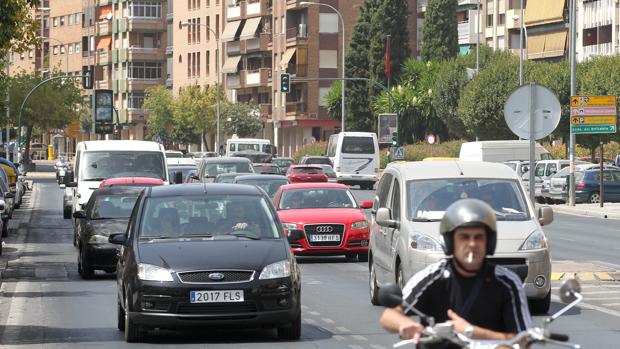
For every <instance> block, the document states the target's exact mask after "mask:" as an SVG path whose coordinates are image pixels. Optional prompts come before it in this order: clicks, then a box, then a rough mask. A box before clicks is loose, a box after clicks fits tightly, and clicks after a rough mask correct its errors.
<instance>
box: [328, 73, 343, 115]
mask: <svg viewBox="0 0 620 349" xmlns="http://www.w3.org/2000/svg"><path fill="white" fill-rule="evenodd" d="M325 104H326V105H327V112H328V113H329V115H331V116H332V117H333V118H334V119H340V118H341V115H342V107H341V105H342V86H341V85H340V81H334V82H333V83H332V84H331V86H330V87H329V92H327V94H326V95H325Z"/></svg>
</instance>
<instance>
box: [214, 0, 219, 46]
mask: <svg viewBox="0 0 620 349" xmlns="http://www.w3.org/2000/svg"><path fill="white" fill-rule="evenodd" d="M217 4H219V0H218V2H217ZM217 4H216V5H217ZM215 34H217V35H216V36H217V37H218V38H219V37H220V15H215Z"/></svg>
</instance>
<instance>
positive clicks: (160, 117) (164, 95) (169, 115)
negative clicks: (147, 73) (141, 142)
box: [143, 86, 177, 144]
mask: <svg viewBox="0 0 620 349" xmlns="http://www.w3.org/2000/svg"><path fill="white" fill-rule="evenodd" d="M144 92H145V94H146V98H145V99H144V106H143V107H144V108H145V109H148V110H149V111H150V113H149V118H148V122H147V133H146V139H147V140H159V141H160V142H162V143H163V144H171V143H175V142H176V141H177V140H176V139H175V137H174V130H175V120H174V97H173V96H172V92H171V91H170V90H168V89H167V88H166V87H165V86H154V87H149V88H147V89H146V91H144Z"/></svg>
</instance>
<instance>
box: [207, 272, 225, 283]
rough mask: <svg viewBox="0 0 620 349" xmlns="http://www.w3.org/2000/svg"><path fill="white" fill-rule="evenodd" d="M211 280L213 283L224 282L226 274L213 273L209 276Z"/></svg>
mask: <svg viewBox="0 0 620 349" xmlns="http://www.w3.org/2000/svg"><path fill="white" fill-rule="evenodd" d="M209 279H211V280H213V281H220V280H224V274H222V273H211V274H209Z"/></svg>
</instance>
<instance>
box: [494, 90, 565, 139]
mask: <svg viewBox="0 0 620 349" xmlns="http://www.w3.org/2000/svg"><path fill="white" fill-rule="evenodd" d="M530 100H531V102H532V105H531V106H530ZM530 110H531V111H533V113H534V139H541V138H544V137H547V136H548V135H549V134H551V132H553V130H555V128H556V127H557V126H558V124H559V123H560V116H561V114H562V107H561V106H560V101H559V100H558V98H557V97H556V96H555V94H554V93H553V92H551V90H549V89H548V88H546V87H545V86H542V85H538V84H528V85H522V86H519V87H518V88H517V89H515V90H514V91H513V92H512V93H511V94H510V97H508V100H507V101H506V104H504V119H505V120H506V124H507V125H508V127H509V128H510V130H511V131H512V132H513V133H514V134H516V135H517V136H519V137H521V138H523V139H530Z"/></svg>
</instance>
